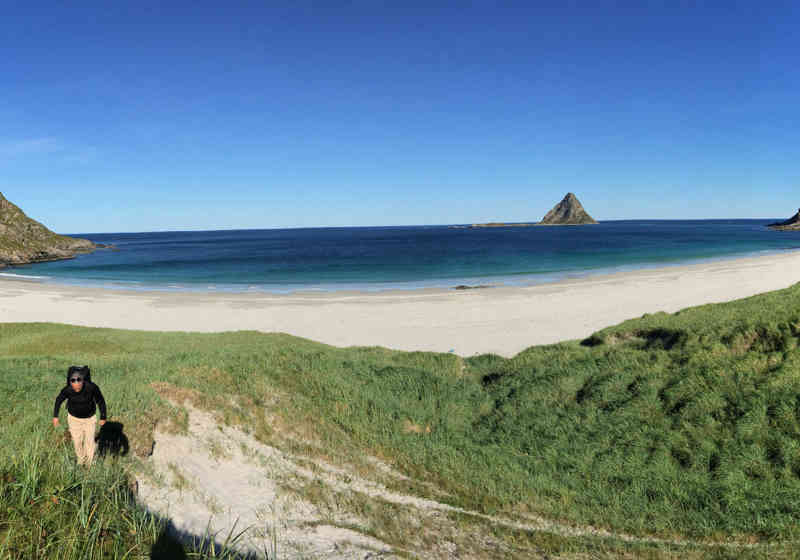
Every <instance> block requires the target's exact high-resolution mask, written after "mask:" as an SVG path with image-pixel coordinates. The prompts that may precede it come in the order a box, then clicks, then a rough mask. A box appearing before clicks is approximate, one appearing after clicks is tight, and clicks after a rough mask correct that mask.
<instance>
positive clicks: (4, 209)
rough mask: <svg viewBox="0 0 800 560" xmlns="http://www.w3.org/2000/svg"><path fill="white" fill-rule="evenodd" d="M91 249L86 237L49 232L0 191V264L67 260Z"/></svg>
mask: <svg viewBox="0 0 800 560" xmlns="http://www.w3.org/2000/svg"><path fill="white" fill-rule="evenodd" d="M94 249H95V244H94V243H92V242H91V241H88V240H86V239H75V238H73V237H67V236H65V235H58V234H57V233H53V232H52V231H50V230H49V229H47V228H46V227H45V226H43V225H42V224H40V223H39V222H37V221H36V220H32V219H31V218H29V217H28V216H26V215H25V213H24V212H23V211H22V210H20V209H19V207H18V206H16V205H15V204H13V203H11V202H9V201H8V200H6V198H5V197H4V196H3V194H2V193H0V267H2V266H5V265H9V264H28V263H35V262H43V261H53V260H59V259H69V258H72V257H74V256H75V255H77V254H79V253H88V252H91V251H93V250H94Z"/></svg>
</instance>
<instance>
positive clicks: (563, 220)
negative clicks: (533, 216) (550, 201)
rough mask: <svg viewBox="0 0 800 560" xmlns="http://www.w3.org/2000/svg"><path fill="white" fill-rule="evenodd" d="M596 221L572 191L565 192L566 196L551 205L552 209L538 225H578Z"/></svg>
mask: <svg viewBox="0 0 800 560" xmlns="http://www.w3.org/2000/svg"><path fill="white" fill-rule="evenodd" d="M596 223H597V221H596V220H595V219H594V218H592V217H591V216H590V215H589V214H588V213H587V212H586V210H584V209H583V205H582V204H581V203H580V201H579V200H578V197H577V196H575V195H574V194H572V193H567V196H565V197H564V198H563V199H562V200H561V202H559V203H558V204H556V205H555V206H553V208H552V210H550V211H549V212H548V213H547V214H545V216H544V218H542V221H541V222H539V224H538V225H540V226H578V225H586V224H596Z"/></svg>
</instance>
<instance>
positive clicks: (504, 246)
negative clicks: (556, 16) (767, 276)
mask: <svg viewBox="0 0 800 560" xmlns="http://www.w3.org/2000/svg"><path fill="white" fill-rule="evenodd" d="M770 221H772V220H691V221H688V220H687V221H661V220H648V221H646V220H641V221H611V222H602V223H600V224H598V225H593V226H560V227H509V228H481V229H469V228H466V229H464V228H453V227H450V226H419V227H416V226H406V227H375V228H316V229H283V230H238V231H196V232H151V233H119V234H114V233H103V234H100V233H98V234H91V233H90V234H74V235H77V236H80V237H86V238H89V239H91V240H93V241H95V242H98V243H111V244H114V245H116V246H117V248H118V250H116V251H109V250H99V251H96V252H95V253H92V254H89V255H81V256H79V257H77V258H75V259H72V260H67V261H57V262H51V263H41V264H36V265H27V266H21V267H13V268H9V269H6V270H5V271H4V274H16V275H30V276H38V277H41V278H43V279H44V280H45V281H54V282H61V283H69V284H83V285H95V286H96V285H100V286H106V287H122V288H132V289H168V290H203V291H206V290H237V291H238V290H259V291H260V290H266V291H275V292H286V291H292V290H313V289H320V290H342V289H362V290H379V289H389V288H422V287H452V286H455V285H457V284H473V285H474V284H526V283H537V282H547V281H554V280H558V279H561V278H565V277H570V276H580V275H585V274H591V273H598V272H608V271H616V270H628V269H636V268H643V267H649V266H661V265H668V264H681V263H687V262H693V261H701V260H707V259H718V258H730V257H736V256H744V255H752V254H762V253H768V252H776V251H784V250H790V249H796V248H800V233H798V232H780V231H772V230H770V229H768V228H766V227H765V225H766V224H767V223H769V222H770Z"/></svg>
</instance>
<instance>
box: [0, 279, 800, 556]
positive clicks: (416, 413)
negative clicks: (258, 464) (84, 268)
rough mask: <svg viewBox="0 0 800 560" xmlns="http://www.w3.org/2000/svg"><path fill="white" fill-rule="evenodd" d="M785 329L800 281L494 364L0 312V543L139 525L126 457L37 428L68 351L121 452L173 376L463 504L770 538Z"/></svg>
mask: <svg viewBox="0 0 800 560" xmlns="http://www.w3.org/2000/svg"><path fill="white" fill-rule="evenodd" d="M387 320H388V319H387ZM799 338H800V285H797V286H795V287H792V288H789V289H787V290H783V291H778V292H773V293H769V294H765V295H761V296H756V297H752V298H748V299H745V300H740V301H736V302H732V303H727V304H717V305H707V306H702V307H697V308H692V309H688V310H685V311H682V312H680V313H677V314H674V315H667V314H656V315H650V316H645V317H643V318H641V319H636V320H632V321H628V322H625V323H622V324H621V325H618V326H615V327H612V328H609V329H606V330H603V331H600V332H598V333H596V334H595V335H593V336H592V337H590V338H589V339H587V340H584V341H574V342H568V343H562V344H557V345H552V346H540V347H532V348H530V349H528V350H526V351H524V352H522V353H520V354H519V355H518V356H516V357H515V358H513V359H503V358H500V357H497V356H491V355H485V356H479V357H475V358H470V359H466V360H462V359H461V358H459V357H457V356H454V355H451V354H433V353H406V352H397V351H390V350H387V349H383V348H348V349H338V348H333V347H330V346H325V345H322V344H318V343H315V342H311V341H308V340H303V339H298V338H294V337H290V336H286V335H271V334H261V333H255V332H237V333H227V334H181V333H147V332H132V331H121V330H108V329H88V328H78V327H69V326H63V325H52V324H5V325H0V369H1V370H2V371H3V372H4V375H3V376H2V377H0V401H2V408H3V410H4V414H3V417H4V426H3V429H2V430H0V448H1V449H3V452H2V454H1V455H0V558H31V557H37V556H35V555H34V552H36V553H37V554H39V556H38V557H48V558H49V557H53V558H56V557H59V558H60V557H64V558H101V557H117V558H122V557H124V551H126V550H132V551H134V552H131V553H130V555H129V556H128V557H137V556H136V554H143V555H146V554H147V553H148V552H149V547H150V546H152V543H153V541H154V539H156V538H157V536H158V533H159V526H158V525H157V523H156V522H154V521H153V520H152V519H148V518H147V517H146V516H145V515H144V513H143V512H141V511H140V510H138V509H137V508H136V507H134V506H133V505H132V502H131V501H130V492H129V490H128V489H127V488H128V486H127V484H128V482H127V479H126V476H125V469H127V468H129V467H131V466H132V465H133V464H134V461H132V460H131V459H125V460H123V461H122V462H119V463H114V462H108V461H107V462H105V463H101V464H100V466H98V467H95V468H94V469H93V471H92V472H91V473H90V475H88V477H87V476H86V475H84V474H83V473H82V472H81V471H79V470H78V469H77V468H76V467H74V465H73V464H72V462H71V461H72V454H71V453H72V452H71V447H70V446H69V443H68V442H67V441H66V439H65V438H64V432H63V430H62V431H57V430H54V429H53V428H52V426H51V425H50V415H51V409H52V404H53V399H54V397H55V395H56V393H57V391H58V390H59V389H60V387H61V386H62V385H63V383H64V373H65V371H66V368H67V366H68V365H70V364H73V363H76V364H83V363H87V364H89V365H90V366H92V368H93V378H94V380H95V381H96V382H97V383H98V384H100V386H101V387H102V389H103V391H104V393H105V395H106V400H107V401H108V403H109V412H110V415H111V419H112V420H116V421H119V422H122V423H123V424H124V426H125V432H126V434H127V436H128V438H129V440H130V443H131V448H132V449H133V450H134V451H135V452H136V453H137V454H138V455H139V456H140V457H146V456H147V453H148V451H149V449H151V447H152V433H153V427H154V425H155V424H156V423H159V422H169V421H170V418H173V419H174V418H177V417H178V413H177V412H176V410H175V409H174V408H173V407H172V405H170V404H169V402H168V401H167V400H165V399H164V397H163V396H162V395H164V394H165V388H167V389H166V391H168V388H169V387H174V388H176V390H178V388H183V389H188V390H190V392H191V393H192V394H194V395H195V404H196V405H198V406H202V407H204V408H208V409H215V410H217V411H220V412H221V413H222V415H223V416H224V417H225V419H226V421H227V422H228V423H230V424H232V425H240V426H242V427H243V428H245V429H246V430H248V431H249V432H250V433H252V434H253V435H255V436H256V437H257V438H258V439H261V440H262V441H265V442H269V441H271V440H272V438H273V436H274V434H275V432H276V431H277V430H292V431H295V432H299V433H306V434H313V436H314V438H316V439H318V440H320V441H325V442H328V443H329V444H330V448H331V449H335V450H336V451H335V453H334V455H335V456H332V457H328V459H330V460H334V461H341V462H348V461H350V460H351V459H352V458H353V457H357V456H359V455H363V454H366V453H369V454H371V455H374V456H378V457H382V458H384V459H385V460H386V461H388V462H390V463H392V464H393V466H394V467H396V468H397V469H399V470H400V471H402V472H405V473H406V474H408V475H410V476H411V477H412V478H413V479H414V480H422V481H425V482H426V483H433V484H435V485H436V486H437V487H438V488H439V489H441V490H443V491H444V492H446V493H447V495H448V496H449V498H448V500H449V501H450V502H451V503H452V504H454V505H458V506H462V507H464V508H467V509H470V510H476V511H481V512H486V513H490V514H495V515H500V516H503V517H506V518H516V519H524V517H525V515H527V514H540V515H544V516H546V517H548V518H551V519H555V520H559V521H560V522H562V523H566V524H574V525H577V526H587V525H593V526H595V527H602V528H607V529H610V530H611V531H612V532H624V533H627V534H634V535H640V536H641V535H649V536H656V537H663V538H666V539H690V540H695V541H700V542H719V541H728V542H729V541H736V542H740V543H750V542H755V541H761V542H763V541H772V542H777V541H781V542H790V541H793V540H796V539H797V538H798V537H800V529H798V527H800V524H798V521H800V350H798V339H799ZM157 390H158V391H159V392H157ZM278 396H279V397H278ZM62 414H64V413H63V412H62ZM275 418H278V419H279V420H277V421H276V419H275ZM177 424H179V422H177ZM106 487H110V488H111V489H112V490H113V491H112V492H106V491H105V488H106ZM418 490H419V491H420V492H424V489H423V487H420V488H418ZM87 532H89V533H90V534H91V536H92V538H91V539H89V540H87V539H86V537H85V535H86V534H87ZM515 538H516V537H515ZM87 542H91V543H92V544H91V545H89V544H86V543H87ZM65 543H67V545H68V546H69V547H72V548H71V549H70V548H64V547H65V546H66V545H65ZM559 546H562V545H559ZM563 546H566V545H563ZM581 546H584V549H586V547H588V550H591V548H592V547H591V546H590V545H581ZM619 546H622V547H624V546H627V545H624V544H620V545H619ZM81 547H83V548H81ZM62 549H63V550H75V551H78V552H75V554H74V555H72V556H70V555H69V554H66V553H65V554H64V555H63V556H59V554H60V553H56V551H57V550H62ZM584 549H581V550H584ZM557 550H563V549H562V548H558V547H557ZM754 550H758V549H754ZM37 551H38V552H37ZM648 554H649V555H650V556H654V557H656V556H658V554H655V553H648ZM715 554H717V555H719V553H715ZM743 554H744V552H742V551H738V550H737V551H734V552H731V553H730V555H727V553H726V554H723V555H722V556H725V557H741V556H742V555H743ZM747 554H756V552H753V550H749V549H748V552H747ZM145 557H146V556H145Z"/></svg>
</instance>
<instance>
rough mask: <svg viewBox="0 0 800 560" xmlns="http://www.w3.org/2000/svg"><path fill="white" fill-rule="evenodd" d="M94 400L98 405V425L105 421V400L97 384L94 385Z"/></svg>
mask: <svg viewBox="0 0 800 560" xmlns="http://www.w3.org/2000/svg"><path fill="white" fill-rule="evenodd" d="M94 402H96V403H97V406H99V407H100V425H101V426H102V425H103V424H105V421H106V400H105V399H104V398H103V393H101V392H100V387H98V386H97V385H95V386H94Z"/></svg>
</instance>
